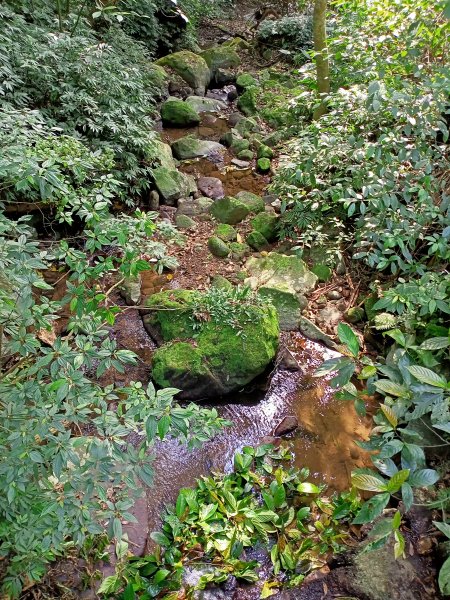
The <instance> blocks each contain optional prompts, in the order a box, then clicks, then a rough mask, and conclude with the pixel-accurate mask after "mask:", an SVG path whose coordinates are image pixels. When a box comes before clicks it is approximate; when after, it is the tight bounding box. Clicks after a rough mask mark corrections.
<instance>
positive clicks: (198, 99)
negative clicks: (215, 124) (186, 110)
mask: <svg viewBox="0 0 450 600" xmlns="http://www.w3.org/2000/svg"><path fill="white" fill-rule="evenodd" d="M186 104H189V106H191V107H192V108H193V109H194V110H195V111H196V112H197V113H202V112H219V111H221V110H225V109H226V108H227V105H226V104H225V102H222V101H221V100H217V99H215V98H204V97H202V96H190V97H189V98H186Z"/></svg>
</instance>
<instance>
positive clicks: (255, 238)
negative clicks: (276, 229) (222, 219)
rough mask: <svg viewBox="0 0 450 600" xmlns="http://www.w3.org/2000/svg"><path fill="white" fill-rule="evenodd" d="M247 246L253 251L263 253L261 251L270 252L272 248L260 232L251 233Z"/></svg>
mask: <svg viewBox="0 0 450 600" xmlns="http://www.w3.org/2000/svg"><path fill="white" fill-rule="evenodd" d="M247 244H248V245H249V246H250V248H253V250H256V251H257V252H261V250H268V249H269V248H270V244H269V242H268V241H267V240H266V238H265V237H264V236H263V234H262V233H260V232H259V231H251V232H250V233H249V234H248V236H247Z"/></svg>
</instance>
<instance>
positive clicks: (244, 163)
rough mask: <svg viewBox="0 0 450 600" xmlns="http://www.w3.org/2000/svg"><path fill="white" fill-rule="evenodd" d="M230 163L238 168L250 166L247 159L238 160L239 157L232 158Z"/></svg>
mask: <svg viewBox="0 0 450 600" xmlns="http://www.w3.org/2000/svg"><path fill="white" fill-rule="evenodd" d="M231 164H232V165H234V166H235V167H237V168H238V169H248V168H249V167H250V163H249V161H248V160H240V159H239V158H233V159H232V161H231Z"/></svg>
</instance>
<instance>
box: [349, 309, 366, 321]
mask: <svg viewBox="0 0 450 600" xmlns="http://www.w3.org/2000/svg"><path fill="white" fill-rule="evenodd" d="M365 314H366V313H365V312H364V309H363V308H362V307H360V306H352V307H351V308H349V309H348V311H347V312H346V313H345V320H346V321H348V322H349V323H359V322H360V321H362V320H363V319H364V317H365Z"/></svg>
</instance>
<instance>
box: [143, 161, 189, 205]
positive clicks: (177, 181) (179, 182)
mask: <svg viewBox="0 0 450 600" xmlns="http://www.w3.org/2000/svg"><path fill="white" fill-rule="evenodd" d="M152 175H153V181H154V183H155V186H156V188H157V190H158V192H159V195H160V196H161V198H162V199H163V200H164V201H165V203H166V204H169V205H172V206H173V205H174V204H175V203H176V201H177V200H178V199H179V198H182V197H183V196H189V195H190V194H192V193H193V192H194V191H195V190H196V185H195V181H194V180H193V178H192V177H191V176H190V175H185V174H184V173H181V172H180V171H177V169H168V168H167V167H158V168H156V169H153V170H152Z"/></svg>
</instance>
